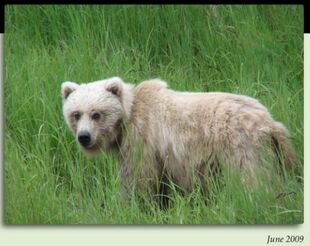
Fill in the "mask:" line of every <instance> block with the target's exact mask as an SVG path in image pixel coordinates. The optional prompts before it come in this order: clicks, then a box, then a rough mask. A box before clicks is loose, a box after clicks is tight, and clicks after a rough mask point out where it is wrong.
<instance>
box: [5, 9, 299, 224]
mask: <svg viewBox="0 0 310 246" xmlns="http://www.w3.org/2000/svg"><path fill="white" fill-rule="evenodd" d="M4 52H5V56H4V64H5V84H4V111H5V117H4V118H5V127H4V130H5V132H4V133H5V137H4V140H5V146H4V155H5V159H4V205H5V211H4V222H5V223H6V224H294V223H295V224H296V223H302V222H303V214H304V213H303V210H304V207H303V151H304V150H303V132H304V125H303V117H304V116H303V112H304V108H303V8H302V7H301V6H281V7H279V6H272V5H269V6H253V5H252V6H75V5H70V6H65V5H64V6H52V5H51V6H22V5H20V6H12V5H10V6H6V8H5V38H4ZM115 75H117V76H120V77H122V78H123V79H124V80H125V81H128V82H131V83H138V82H140V81H142V80H145V79H149V78H153V77H160V78H161V79H163V80H166V81H168V83H169V85H170V87H171V88H173V89H176V90H181V91H226V92H232V93H240V94H245V95H248V96H252V97H255V98H257V99H258V100H259V101H260V102H262V103H263V104H264V105H265V106H266V107H267V108H268V109H270V111H271V113H272V115H273V116H274V118H275V119H276V120H277V121H281V122H283V123H284V124H285V125H286V126H287V128H288V129H289V131H290V132H291V137H292V144H293V146H294V149H295V151H296V157H297V160H296V166H295V169H294V171H293V172H292V173H290V174H288V178H287V180H286V182H285V183H283V181H282V182H281V181H279V179H278V178H277V177H275V178H274V182H273V184H272V185H271V184H269V183H268V182H263V184H262V186H261V187H260V189H257V190H255V189H252V188H251V187H245V186H244V185H242V184H241V182H240V181H239V180H238V178H236V177H231V176H228V175H226V176H225V175H224V177H222V178H221V179H222V180H221V181H220V182H215V183H214V184H215V185H214V187H213V189H212V197H211V199H210V201H208V203H205V202H204V201H203V199H202V197H201V195H200V193H199V192H193V193H192V194H189V195H187V196H181V195H180V194H178V193H173V194H172V195H171V200H172V201H173V203H172V205H171V207H169V208H168V209H166V210H161V209H159V207H158V206H156V204H154V203H153V202H151V201H149V202H148V201H146V202H144V203H140V202H138V201H137V200H134V199H133V200H132V201H131V202H130V203H128V204H126V203H123V202H122V200H121V199H120V195H119V191H120V185H119V180H118V178H117V168H116V159H115V157H114V156H105V155H102V156H101V157H98V158H96V159H91V158H88V157H85V156H84V155H83V154H82V153H81V151H80V149H79V147H78V146H77V144H76V142H75V140H74V137H73V136H72V134H71V133H70V132H69V129H68V128H67V126H66V125H65V122H64V119H63V116H62V109H61V107H62V101H61V96H60V85H61V83H62V82H63V81H66V80H70V81H77V82H86V81H92V80H98V79H103V78H107V77H109V76H115ZM271 172H272V171H271ZM224 173H225V172H224ZM274 175H275V174H274ZM275 176H276V175H275ZM219 183H221V184H222V185H218V184H219ZM281 194H282V195H281ZM285 194H286V195H285ZM102 203H104V207H101V204H102Z"/></svg>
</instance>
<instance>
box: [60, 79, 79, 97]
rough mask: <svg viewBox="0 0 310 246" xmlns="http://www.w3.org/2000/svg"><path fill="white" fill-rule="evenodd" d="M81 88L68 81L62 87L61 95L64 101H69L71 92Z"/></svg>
mask: <svg viewBox="0 0 310 246" xmlns="http://www.w3.org/2000/svg"><path fill="white" fill-rule="evenodd" d="M78 87H79V85H78V84H77V83H74V82H70V81H66V82H63V83H62V85H61V95H62V98H63V99H67V97H68V96H69V95H70V93H71V92H73V91H74V90H76V89H77V88H78Z"/></svg>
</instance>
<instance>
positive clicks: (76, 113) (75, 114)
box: [73, 112, 81, 120]
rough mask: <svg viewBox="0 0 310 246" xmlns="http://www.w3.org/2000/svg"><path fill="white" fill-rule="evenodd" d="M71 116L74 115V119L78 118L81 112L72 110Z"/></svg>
mask: <svg viewBox="0 0 310 246" xmlns="http://www.w3.org/2000/svg"><path fill="white" fill-rule="evenodd" d="M73 117H74V119H75V120H79V119H80V117H81V114H80V113H79V112H74V113H73Z"/></svg>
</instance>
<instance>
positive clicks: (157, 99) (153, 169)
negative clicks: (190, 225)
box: [62, 77, 294, 194]
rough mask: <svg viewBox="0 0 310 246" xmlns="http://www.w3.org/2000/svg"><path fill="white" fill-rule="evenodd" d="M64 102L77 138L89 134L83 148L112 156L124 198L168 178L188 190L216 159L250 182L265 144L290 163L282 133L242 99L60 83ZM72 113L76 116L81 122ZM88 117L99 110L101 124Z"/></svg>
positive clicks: (152, 83)
mask: <svg viewBox="0 0 310 246" xmlns="http://www.w3.org/2000/svg"><path fill="white" fill-rule="evenodd" d="M62 96H63V100H64V104H63V112H64V116H65V119H66V121H67V123H68V125H69V126H70V129H71V130H72V131H73V133H74V134H75V135H76V136H77V135H78V132H79V131H82V130H83V131H88V132H89V133H90V135H91V145H90V146H88V147H87V148H85V147H83V146H82V149H83V150H84V151H85V152H86V153H95V152H98V151H100V150H102V151H107V150H111V149H115V150H116V151H117V153H118V155H119V171H120V179H121V182H122V186H123V188H124V194H127V193H128V192H129V190H130V189H131V187H132V186H135V187H137V188H139V189H141V190H144V189H147V188H149V187H151V188H154V189H155V187H158V186H157V184H158V180H161V181H162V180H164V179H165V178H167V177H168V178H169V179H172V180H173V181H174V182H175V183H176V184H177V185H179V186H180V187H181V188H183V189H184V190H188V191H190V190H191V189H192V188H193V177H195V176H197V177H199V178H200V179H201V180H202V181H203V182H206V181H205V179H204V177H206V176H207V174H208V173H209V171H210V169H211V168H212V166H214V165H215V164H216V163H217V162H218V161H219V160H221V161H223V163H225V164H227V165H229V166H231V167H233V168H235V169H237V170H240V171H241V172H242V171H243V170H246V171H247V174H248V175H249V177H252V178H253V177H254V176H255V168H256V167H257V166H259V165H260V157H259V151H260V150H261V147H262V145H265V144H266V143H268V141H269V142H270V141H271V142H274V144H275V146H276V148H275V150H276V151H280V152H281V153H282V154H283V159H284V162H285V164H286V165H287V166H288V167H292V165H293V161H294V154H293V150H292V149H291V147H290V145H289V143H288V132H287V130H286V128H285V127H284V126H283V125H282V124H281V123H279V122H276V121H274V120H273V119H272V117H271V115H270V114H269V112H268V110H267V109H266V108H265V107H264V106H262V105H261V104H260V103H259V102H258V101H257V100H255V99H253V98H250V97H247V96H241V95H235V94H229V93H219V92H214V93H190V92H176V91H173V90H171V89H168V88H167V84H166V83H165V82H163V81H161V80H159V79H154V80H149V81H144V82H142V83H140V84H139V85H137V86H133V85H130V84H127V83H124V82H123V81H122V80H121V79H120V78H118V77H113V78H110V79H107V80H102V81H97V82H93V83H88V84H82V85H78V84H76V83H73V82H65V83H63V85H62ZM75 112H79V113H80V115H81V116H80V118H79V119H78V120H76V119H74V117H73V115H74V113H75ZM93 112H100V114H101V117H100V120H98V121H96V122H95V121H94V120H92V119H91V115H92V114H93ZM270 147H271V146H270ZM205 188H206V189H207V187H205Z"/></svg>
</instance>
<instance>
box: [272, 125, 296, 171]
mask: <svg viewBox="0 0 310 246" xmlns="http://www.w3.org/2000/svg"><path fill="white" fill-rule="evenodd" d="M271 137H272V141H273V144H274V150H275V152H276V154H277V157H278V159H279V162H280V164H281V166H282V160H283V162H284V165H285V166H286V167H287V168H288V169H289V170H291V169H293V166H294V161H295V154H294V151H293V148H292V147H291V145H290V143H289V140H288V138H289V133H288V131H287V129H286V128H285V127H284V126H283V125H282V124H281V123H279V122H274V126H273V129H272V132H271Z"/></svg>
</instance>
